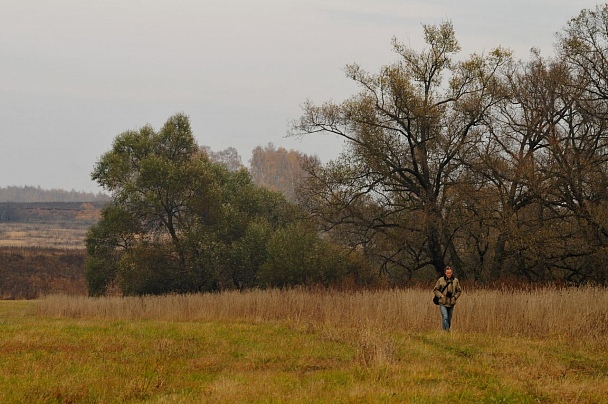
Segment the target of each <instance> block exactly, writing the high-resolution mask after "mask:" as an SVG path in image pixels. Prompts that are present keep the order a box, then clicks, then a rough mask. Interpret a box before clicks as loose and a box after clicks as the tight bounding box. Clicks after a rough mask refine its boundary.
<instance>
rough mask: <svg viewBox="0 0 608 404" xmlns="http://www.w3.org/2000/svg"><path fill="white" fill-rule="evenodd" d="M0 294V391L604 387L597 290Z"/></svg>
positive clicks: (126, 396)
mask: <svg viewBox="0 0 608 404" xmlns="http://www.w3.org/2000/svg"><path fill="white" fill-rule="evenodd" d="M430 299H431V294H430V292H429V291H428V290H418V289H408V290H394V291H376V292H372V291H368V292H357V293H340V292H324V291H305V290H290V291H276V290H275V291H250V292H244V293H239V292H228V293H221V294H207V295H188V296H182V295H174V296H164V297H143V298H120V297H107V298H86V297H82V296H49V297H47V298H45V299H41V300H37V301H0V402H2V403H22V402H38V403H46V402H48V403H52V402H57V403H60V402H61V403H66V402H87V403H88V402H93V403H96V402H99V403H108V402H134V403H135V402H152V403H178V402H179V403H181V402H185V403H189V402H193V403H194V402H264V403H266V402H277V403H278V402H296V403H298V402H301V403H304V402H332V403H362V402H383V403H386V402H390V403H393V402H394V403H397V402H411V403H435V402H458V403H460V402H462V403H471V402H482V403H483V402H487V403H496V402H498V403H500V402H503V403H538V402H547V403H603V402H608V396H607V395H606V392H607V391H608V342H607V338H606V335H608V334H607V333H608V312H607V309H606V308H607V307H608V291H607V290H606V289H602V288H581V289H539V290H529V291H509V290H504V291H485V290H478V291H465V294H464V295H463V297H462V298H461V300H460V302H459V304H458V306H457V307H456V310H455V313H454V325H453V331H452V332H451V333H445V332H443V331H440V323H439V313H438V309H437V308H436V306H434V305H432V303H431V302H430Z"/></svg>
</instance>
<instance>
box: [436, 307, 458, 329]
mask: <svg viewBox="0 0 608 404" xmlns="http://www.w3.org/2000/svg"><path fill="white" fill-rule="evenodd" d="M439 310H440V311H441V326H442V327H443V329H444V330H446V331H450V326H451V325H452V313H454V306H452V307H445V306H442V305H439Z"/></svg>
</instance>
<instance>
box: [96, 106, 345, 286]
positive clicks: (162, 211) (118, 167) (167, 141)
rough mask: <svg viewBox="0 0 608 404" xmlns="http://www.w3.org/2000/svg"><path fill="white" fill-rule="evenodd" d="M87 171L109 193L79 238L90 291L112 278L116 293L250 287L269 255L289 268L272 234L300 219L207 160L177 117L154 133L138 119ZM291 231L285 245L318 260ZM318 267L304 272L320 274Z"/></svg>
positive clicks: (308, 239)
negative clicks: (138, 125)
mask: <svg viewBox="0 0 608 404" xmlns="http://www.w3.org/2000/svg"><path fill="white" fill-rule="evenodd" d="M92 176H93V178H94V179H95V180H96V181H97V182H98V183H99V184H100V185H101V186H103V187H104V188H105V189H106V190H107V191H109V192H111V193H112V198H113V200H112V203H110V204H108V205H107V206H106V207H105V208H104V209H103V211H102V217H101V220H100V221H99V222H98V223H97V224H96V225H95V226H93V227H92V228H91V229H90V230H89V233H88V237H87V240H86V245H87V251H88V255H89V258H88V260H87V272H86V277H87V282H88V285H89V292H90V293H91V294H92V295H100V294H104V293H106V292H107V289H108V287H109V286H114V285H116V286H118V287H119V288H120V290H121V291H122V293H124V294H161V293H167V292H194V291H213V290H222V289H230V288H247V287H255V286H259V285H262V284H263V282H261V281H260V278H259V272H260V270H261V269H262V268H269V266H268V260H269V259H271V258H272V257H274V258H275V261H274V266H273V267H272V268H273V270H275V269H276V270H280V271H287V272H289V271H292V270H294V268H292V267H291V264H292V261H290V260H287V261H285V262H283V263H281V262H279V261H277V260H276V257H277V254H276V251H275V250H273V248H274V247H273V240H274V239H277V237H278V235H277V233H278V234H282V233H281V232H283V231H284V229H285V228H290V226H294V223H297V222H302V221H303V220H304V219H305V218H304V216H303V215H302V212H301V210H300V209H298V208H297V207H296V206H295V205H293V204H291V203H289V202H288V201H287V200H286V199H285V197H284V196H283V195H282V194H280V193H278V192H273V191H270V190H268V189H266V188H262V187H257V186H256V185H255V184H254V183H253V180H252V178H251V175H250V174H249V172H248V171H247V170H246V169H245V168H241V169H235V168H234V167H229V166H227V165H225V164H223V163H222V162H216V163H214V162H211V161H210V160H209V159H208V156H207V153H206V152H205V151H204V150H201V149H200V148H199V147H198V145H197V144H196V142H195V141H194V137H193V135H192V133H191V130H190V125H189V122H188V118H187V117H186V116H184V115H181V114H178V115H175V116H173V117H171V118H169V120H168V121H167V123H166V124H165V125H164V126H163V127H162V128H161V130H160V131H158V132H156V131H154V130H153V129H152V128H151V127H149V126H144V127H143V128H141V129H140V130H138V131H128V132H124V133H122V134H121V135H119V136H117V137H116V139H115V140H114V143H113V147H112V149H111V150H110V151H109V152H107V153H105V154H104V155H103V156H102V157H101V158H100V159H99V161H98V162H97V164H96V166H95V168H94V170H93V174H92ZM298 235H299V236H301V239H298V238H296V239H293V240H292V242H293V243H292V244H291V246H292V247H293V249H294V251H298V254H299V257H300V258H302V259H303V260H304V261H307V262H308V261H310V260H311V259H313V258H311V257H316V258H314V263H315V264H314V266H313V267H311V268H316V269H318V268H321V267H323V265H324V264H323V263H322V262H321V261H319V259H318V257H317V256H318V251H319V249H318V245H319V244H318V243H319V241H318V236H317V234H316V232H315V231H314V230H310V231H309V232H308V233H302V232H300V233H298ZM275 244H276V243H275ZM273 251H274V255H273V254H272V253H273ZM324 257H325V258H327V259H330V258H331V257H330V255H329V254H325V255H324ZM282 258H286V257H282ZM295 270H296V271H297V270H298V268H297V267H296V268H295ZM322 272H323V274H324V275H323V276H321V277H319V276H315V278H314V279H315V280H325V279H329V278H328V276H329V269H328V270H327V271H325V270H324V271H322ZM335 273H336V274H337V273H339V271H338V272H335ZM266 275H268V272H266ZM332 276H333V275H332ZM296 278H297V277H293V279H296ZM297 279H299V280H300V281H303V280H304V278H297Z"/></svg>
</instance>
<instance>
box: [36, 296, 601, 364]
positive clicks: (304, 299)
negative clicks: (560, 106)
mask: <svg viewBox="0 0 608 404" xmlns="http://www.w3.org/2000/svg"><path fill="white" fill-rule="evenodd" d="M431 297H432V293H431V292H430V291H429V290H426V289H399V290H397V289H395V290H385V291H359V292H336V291H308V290H305V289H292V290H251V291H246V292H237V291H231V292H224V293H217V294H193V295H167V296H156V297H152V296H149V297H98V298H92V297H84V296H65V295H53V296H48V297H46V298H45V299H43V300H42V301H41V302H40V305H39V311H40V314H42V315H45V316H58V317H70V318H100V319H101V318H103V319H118V320H134V319H150V320H166V321H215V320H228V321H233V320H243V321H251V322H261V321H284V322H288V323H289V324H291V325H292V326H294V327H304V328H306V327H312V328H315V329H318V328H319V327H326V328H327V329H345V328H346V329H356V330H373V336H372V335H371V334H370V335H368V336H365V335H361V338H360V339H361V341H363V342H362V343H361V347H360V350H361V355H360V356H361V357H362V358H363V359H362V360H363V361H370V360H371V361H374V360H376V359H374V358H380V360H382V361H386V360H390V359H387V358H390V356H391V353H390V352H391V348H390V346H388V345H387V344H385V342H383V341H382V338H381V335H382V334H383V333H384V332H391V331H395V330H404V331H409V332H426V331H431V330H437V329H439V328H440V318H439V310H438V308H437V306H435V305H433V304H432V302H431ZM605 307H608V290H607V289H605V288H600V287H581V288H542V289H535V290H523V291H515V290H509V291H496V290H475V291H471V292H468V293H467V292H466V291H465V293H464V294H463V296H462V297H461V299H460V300H459V302H458V304H457V306H456V308H455V311H454V319H453V331H454V332H468V333H490V334H494V335H505V336H507V335H509V336H531V337H539V336H540V337H542V336H552V337H560V338H562V337H563V338H566V339H572V338H584V339H589V338H592V339H595V340H604V339H605V335H606V333H607V332H608V314H607V313H606V312H605Z"/></svg>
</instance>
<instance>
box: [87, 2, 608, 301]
mask: <svg viewBox="0 0 608 404" xmlns="http://www.w3.org/2000/svg"><path fill="white" fill-rule="evenodd" d="M606 27H608V5H604V6H598V7H596V9H594V10H583V11H581V13H580V14H579V15H578V16H577V17H575V18H573V19H572V20H570V21H569V22H568V23H567V25H566V27H565V28H564V29H563V31H562V32H560V33H559V34H558V36H557V43H556V47H555V49H556V52H555V55H553V56H551V57H549V58H546V57H543V56H542V55H541V54H540V52H538V51H534V50H533V51H532V52H531V54H530V59H529V60H526V61H522V60H516V59H514V57H513V56H512V54H511V52H510V51H509V50H508V49H505V48H501V47H498V48H496V49H494V50H492V51H490V52H489V53H487V54H472V55H470V56H469V57H468V58H465V59H463V60H457V59H456V57H455V56H456V55H457V54H458V52H459V51H460V45H459V43H458V41H457V39H456V35H455V32H454V29H453V26H452V24H451V22H449V21H447V22H443V23H441V24H439V25H425V26H424V27H423V28H424V38H425V41H426V47H425V48H424V49H423V50H421V51H417V50H414V49H412V48H410V47H409V46H406V45H405V44H402V43H400V42H398V41H397V40H395V39H394V40H393V48H394V51H395V53H396V54H397V55H398V56H399V60H398V61H397V62H395V63H393V64H390V65H387V66H383V67H381V68H380V70H379V72H378V73H370V72H367V71H364V70H363V69H362V68H361V67H360V66H358V65H356V64H353V65H349V66H347V68H346V69H345V72H346V75H347V77H348V78H350V79H352V80H354V81H355V82H356V83H357V84H358V85H359V87H360V92H359V93H357V94H355V95H353V96H352V97H351V98H349V99H347V100H345V101H343V102H342V103H334V102H326V103H323V104H321V105H316V104H313V103H311V102H307V103H305V104H304V106H303V114H302V116H301V118H300V119H299V120H296V121H294V122H293V125H292V129H291V132H290V133H291V135H292V136H303V135H307V136H308V135H314V134H317V133H331V134H334V135H337V136H339V137H341V138H343V139H344V140H345V148H344V150H343V152H342V154H341V155H340V156H339V157H338V158H337V159H335V160H333V161H330V162H328V163H327V164H321V163H320V162H319V161H318V159H317V158H315V157H309V156H306V155H304V154H301V153H298V152H293V151H290V152H287V151H286V150H284V149H283V150H279V151H280V152H279V151H277V150H276V149H275V148H274V146H272V145H269V146H268V147H266V148H263V147H259V148H256V150H254V153H253V157H252V160H251V167H250V169H249V170H247V169H246V168H244V167H242V164H238V163H239V162H240V158H238V153H236V151H235V150H230V149H227V150H226V151H224V152H220V153H215V154H214V153H213V152H211V151H210V150H209V149H208V148H207V149H206V148H205V147H200V146H198V145H197V144H196V142H195V141H194V137H193V135H192V132H191V129H190V125H189V120H188V118H187V116H185V115H183V114H177V115H174V116H172V117H170V118H169V120H168V121H167V122H166V124H165V125H164V126H163V128H161V129H160V130H159V131H155V130H154V129H153V128H151V127H149V126H145V127H143V128H141V129H140V130H138V131H127V132H124V133H123V134H121V135H119V136H118V137H117V138H116V139H115V141H114V143H113V146H112V149H111V150H110V151H108V152H107V153H106V154H105V155H103V156H102V157H101V158H100V160H99V161H98V162H97V164H96V166H95V169H94V171H93V174H92V178H93V179H94V180H95V181H97V182H98V184H99V185H100V186H102V187H103V188H104V189H105V190H107V191H108V192H110V193H111V195H112V198H113V200H112V203H111V204H109V205H108V206H107V208H106V209H105V210H104V212H103V215H102V220H101V221H100V223H99V224H98V225H96V226H94V227H93V228H92V229H91V231H90V233H89V237H88V239H87V248H88V252H89V257H90V258H89V260H88V264H87V279H88V283H89V290H90V292H91V293H92V294H102V293H105V292H106V291H107V290H108V288H113V287H118V288H119V289H120V290H121V291H122V293H126V294H145V293H165V292H189V291H211V290H222V289H226V288H247V287H267V286H272V287H276V286H279V287H281V286H290V285H298V284H324V285H331V284H338V283H340V282H345V280H347V279H348V280H349V282H354V283H356V284H362V285H366V284H367V285H369V284H371V283H374V282H378V280H379V279H382V281H383V282H386V283H387V284H390V285H404V284H407V283H410V282H415V281H419V280H427V281H428V280H430V279H433V278H435V277H436V276H438V275H441V274H442V273H443V270H444V268H445V266H447V265H451V266H453V267H454V268H455V270H456V272H457V274H458V276H459V277H461V278H464V279H470V280H471V281H475V282H479V283H488V282H496V281H498V280H501V279H502V280H504V279H515V280H525V281H527V282H560V283H573V284H581V283H585V282H594V283H605V282H606V281H608V271H607V270H606V269H604V267H603V263H604V262H605V261H606V260H607V258H608V222H607V220H608V215H606V212H608V50H607V49H608V28H606ZM287 157H289V158H287ZM259 185H263V186H262V187H260V186H259ZM287 189H291V190H292V191H290V192H292V193H291V194H289V193H288V192H286V190H287ZM273 190H274V191H273ZM275 191H281V192H275Z"/></svg>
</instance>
